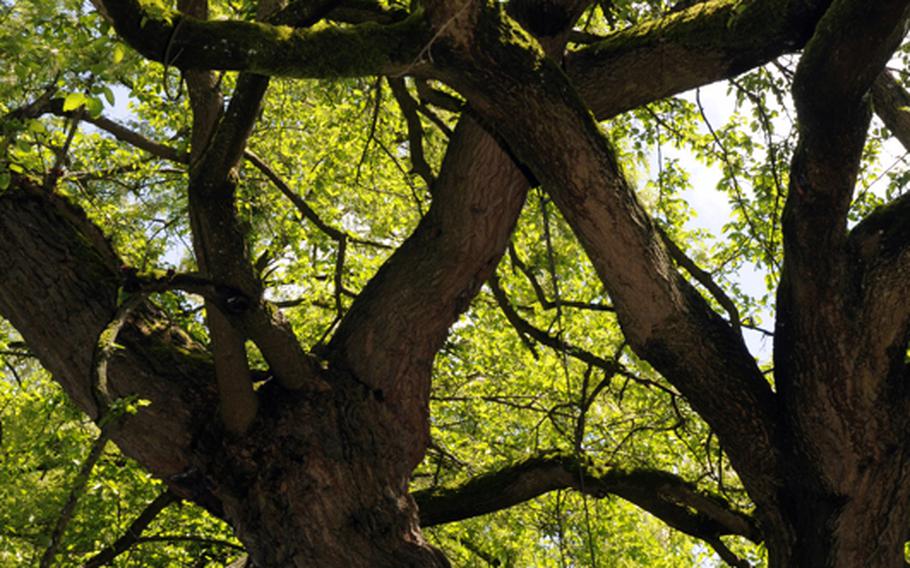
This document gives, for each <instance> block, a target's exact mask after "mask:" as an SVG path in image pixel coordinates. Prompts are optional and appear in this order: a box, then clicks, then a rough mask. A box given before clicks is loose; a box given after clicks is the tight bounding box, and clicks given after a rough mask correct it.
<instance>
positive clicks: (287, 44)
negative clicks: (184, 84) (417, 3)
mask: <svg viewBox="0 0 910 568" xmlns="http://www.w3.org/2000/svg"><path fill="white" fill-rule="evenodd" d="M104 7H105V9H106V11H107V15H108V16H109V17H110V18H111V19H112V21H113V23H114V27H115V28H116V30H117V32H118V33H119V34H120V36H121V37H123V38H124V39H125V40H126V41H127V42H128V43H129V44H130V45H131V46H132V47H133V48H135V49H136V50H137V51H139V52H140V53H141V54H142V55H144V56H145V57H147V58H148V59H151V60H153V61H158V62H161V63H164V64H166V65H174V66H176V67H179V68H181V69H222V70H237V71H249V72H252V73H257V74H261V75H280V76H286V77H345V76H362V75H377V74H383V75H399V74H404V73H407V72H409V71H411V70H413V69H415V68H417V67H418V66H419V65H420V63H421V59H422V56H423V53H422V50H423V49H424V48H425V46H426V45H427V43H428V42H429V40H430V34H429V33H428V29H427V27H426V25H425V23H424V22H423V21H422V19H421V18H420V17H419V16H412V17H409V18H407V19H406V20H404V21H401V22H397V23H393V24H389V25H380V24H375V23H372V22H367V23H364V24H360V25H357V26H352V27H327V28H322V29H319V30H306V29H293V28H290V27H286V26H280V25H271V24H265V23H258V22H241V21H235V20H213V21H206V20H204V19H200V18H194V17H192V16H188V15H182V14H178V13H175V12H170V11H168V10H165V9H160V8H157V7H156V8H153V9H149V8H148V6H147V5H145V3H143V2H142V1H141V0H104Z"/></svg>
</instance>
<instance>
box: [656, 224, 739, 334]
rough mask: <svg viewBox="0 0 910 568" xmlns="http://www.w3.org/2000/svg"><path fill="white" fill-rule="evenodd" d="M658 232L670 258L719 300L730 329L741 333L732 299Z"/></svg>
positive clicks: (669, 239)
mask: <svg viewBox="0 0 910 568" xmlns="http://www.w3.org/2000/svg"><path fill="white" fill-rule="evenodd" d="M657 232H658V234H659V235H660V238H661V240H663V242H664V246H666V247H667V251H668V252H669V253H670V256H671V257H672V258H673V260H675V261H676V264H678V265H680V266H682V267H683V268H685V269H686V271H687V272H688V273H689V274H691V275H692V278H694V279H695V280H696V281H698V283H699V284H701V285H702V286H704V287H705V289H706V290H708V292H710V293H711V295H712V296H713V297H714V299H715V300H717V303H718V304H720V305H721V306H722V307H723V308H724V310H726V311H727V315H728V316H729V317H730V327H732V328H733V331H735V332H736V333H737V334H739V333H741V329H740V326H741V323H740V316H739V309H738V308H737V307H736V304H735V303H734V302H733V300H732V299H730V296H728V295H727V293H726V292H724V290H723V288H721V287H720V286H719V285H718V284H717V282H715V281H714V279H713V278H712V277H711V275H710V274H709V273H707V272H706V271H704V270H702V268H701V267H699V266H698V265H697V264H695V261H694V260H692V259H691V258H690V257H689V256H688V255H687V254H686V253H685V252H684V251H683V250H682V249H681V248H679V246H678V245H677V244H676V243H675V242H673V239H671V238H670V236H669V235H667V233H666V231H664V230H663V229H662V228H661V227H657Z"/></svg>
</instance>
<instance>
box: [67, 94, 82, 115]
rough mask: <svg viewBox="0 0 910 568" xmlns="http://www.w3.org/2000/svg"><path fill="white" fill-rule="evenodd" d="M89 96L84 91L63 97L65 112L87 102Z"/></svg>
mask: <svg viewBox="0 0 910 568" xmlns="http://www.w3.org/2000/svg"><path fill="white" fill-rule="evenodd" d="M86 100H88V98H87V97H86V96H85V95H83V94H82V93H70V94H68V95H66V98H65V99H63V112H67V111H70V110H76V109H77V108H79V107H81V106H82V105H84V104H85V103H86Z"/></svg>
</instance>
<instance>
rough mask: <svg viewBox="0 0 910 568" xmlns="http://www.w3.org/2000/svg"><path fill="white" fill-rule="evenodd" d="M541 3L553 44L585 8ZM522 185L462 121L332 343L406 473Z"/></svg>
mask: <svg viewBox="0 0 910 568" xmlns="http://www.w3.org/2000/svg"><path fill="white" fill-rule="evenodd" d="M545 3H549V4H550V5H553V6H560V7H561V8H562V9H565V10H566V14H567V16H566V17H565V18H564V19H563V23H562V25H561V27H560V28H559V29H557V30H556V36H560V35H562V34H560V33H559V32H561V31H563V28H565V29H568V28H569V27H571V25H572V23H574V21H575V18H577V17H578V15H579V14H580V12H581V10H582V9H583V7H584V5H585V4H586V2H579V1H578V0H548V1H547V2H545ZM441 25H442V26H443V27H445V26H447V25H448V24H446V23H445V22H443V23H442V24H441ZM544 43H545V44H546V45H547V46H548V47H547V49H549V50H550V51H551V52H553V53H554V54H555V53H559V52H561V51H562V49H563V47H564V44H565V39H564V38H561V37H550V38H547V39H546V40H544ZM528 186H529V182H528V179H527V177H526V176H525V174H524V173H523V172H522V171H521V170H520V169H519V167H518V166H517V165H516V164H515V163H514V162H513V159H512V158H511V157H510V156H509V155H508V154H507V153H506V151H504V150H503V149H502V147H501V145H500V142H499V141H497V140H496V139H494V138H493V137H492V136H491V135H490V134H488V133H487V132H486V131H485V130H484V128H482V127H481V126H480V125H478V123H477V122H475V120H474V118H473V117H472V116H470V115H469V114H467V113H466V114H463V115H462V117H461V119H460V121H459V123H458V126H457V127H456V129H455V132H454V133H453V134H452V136H451V137H450V140H449V145H448V148H447V151H446V156H445V158H444V160H443V163H442V167H441V170H440V173H439V176H438V178H437V179H436V181H435V183H434V184H433V187H432V192H433V203H432V205H431V206H430V210H429V211H428V212H427V214H426V215H425V216H424V217H423V219H421V221H420V223H419V224H418V226H417V228H416V229H415V231H414V233H413V234H412V235H411V236H410V237H408V239H407V240H406V241H405V243H404V244H403V245H402V246H401V247H400V248H399V249H398V250H396V251H395V253H394V254H393V255H392V257H391V258H389V260H388V261H387V262H386V263H385V264H383V266H382V268H381V269H380V270H379V272H378V273H377V274H376V275H375V276H374V277H373V278H372V279H371V280H370V282H369V283H368V284H367V286H366V287H365V288H364V290H363V292H362V293H361V294H360V296H359V297H358V298H357V300H356V301H355V302H354V304H353V305H352V306H351V309H350V311H349V312H348V314H347V315H346V317H345V318H344V320H343V321H342V322H341V324H340V326H339V328H338V331H337V332H336V334H335V336H334V337H333V338H332V341H331V343H330V345H329V352H330V358H331V360H332V361H333V363H334V364H335V365H336V366H337V367H339V368H342V369H344V370H346V371H348V372H351V373H353V374H354V375H355V376H356V377H357V378H358V379H359V380H360V381H361V382H364V383H366V384H367V385H369V386H370V387H372V388H374V389H377V390H378V391H379V392H382V393H383V396H384V397H385V398H386V400H389V401H390V402H391V404H392V405H393V407H394V408H395V409H396V411H397V412H398V413H399V414H400V416H401V420H402V424H403V426H404V427H405V428H406V432H407V434H408V436H411V437H414V436H415V435H416V436H417V438H416V440H415V443H413V444H412V445H411V447H412V449H413V453H412V459H413V463H410V464H406V466H407V467H413V466H416V465H417V462H418V461H419V460H420V459H421V458H422V456H423V450H424V448H425V444H426V443H427V436H428V429H427V418H428V416H427V415H428V412H429V409H428V402H429V389H430V372H431V367H432V363H433V357H434V356H435V354H436V352H437V351H438V350H439V348H440V347H442V344H443V341H444V340H445V337H446V335H447V334H448V330H449V328H450V327H451V325H452V324H453V323H454V322H455V320H456V319H457V318H458V317H459V315H461V313H462V312H464V310H466V309H467V307H468V304H469V303H470V301H471V299H472V298H473V297H474V296H475V295H476V294H477V292H478V291H479V290H480V287H481V285H482V284H483V282H484V281H486V280H487V278H489V277H490V276H491V275H492V274H493V271H494V270H495V268H496V265H497V264H498V262H499V259H500V257H501V256H502V254H503V252H504V251H505V248H506V246H507V245H508V242H509V237H510V235H511V233H512V230H513V228H514V226H515V223H516V221H517V219H518V214H519V212H520V211H521V207H522V205H523V204H524V200H525V195H526V193H527V189H528Z"/></svg>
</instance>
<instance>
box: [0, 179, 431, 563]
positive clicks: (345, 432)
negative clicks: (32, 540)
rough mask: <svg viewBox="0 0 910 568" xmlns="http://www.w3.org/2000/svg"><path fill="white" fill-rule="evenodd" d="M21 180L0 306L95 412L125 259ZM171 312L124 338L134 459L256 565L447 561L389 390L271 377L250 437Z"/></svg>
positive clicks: (119, 364) (1, 244) (133, 327)
mask: <svg viewBox="0 0 910 568" xmlns="http://www.w3.org/2000/svg"><path fill="white" fill-rule="evenodd" d="M17 184H18V185H21V186H22V187H21V188H17V189H11V190H9V191H8V192H6V193H4V194H3V195H2V196H0V265H2V267H3V269H2V270H0V314H2V315H3V316H4V317H6V318H8V319H9V320H10V321H11V322H12V323H13V325H14V326H15V327H16V328H17V329H18V330H19V332H20V333H21V334H22V336H23V338H24V339H25V340H26V342H27V343H28V344H29V345H30V346H31V347H32V348H33V349H34V350H35V352H36V354H37V355H38V356H39V357H40V358H41V361H42V363H43V364H44V365H45V366H46V367H47V368H48V370H49V371H50V372H51V373H53V375H54V377H55V379H56V380H57V381H58V382H60V383H61V384H62V385H63V387H64V388H65V389H66V390H67V392H68V393H69V395H70V396H71V397H72V399H73V400H74V401H75V402H76V404H77V405H79V406H80V407H81V408H83V409H84V410H85V411H86V412H88V413H89V414H91V415H96V414H97V411H96V407H95V402H94V400H93V396H92V393H91V386H90V385H91V380H90V377H91V375H92V372H91V359H92V357H91V354H92V351H93V347H94V345H95V343H96V341H97V340H98V336H99V334H100V333H101V330H102V329H103V328H104V327H105V325H107V323H108V322H109V320H110V319H111V317H112V315H113V313H114V310H115V307H116V301H117V293H116V291H117V283H118V280H119V275H118V273H117V259H116V256H115V255H114V254H113V252H112V250H111V249H110V246H109V245H108V244H107V243H106V241H105V240H104V237H103V236H102V234H101V233H100V231H98V230H97V229H96V228H95V227H94V226H93V225H92V224H91V223H90V222H89V221H88V220H87V219H86V218H85V216H84V214H83V213H82V211H81V210H79V209H78V208H76V207H73V206H71V205H69V204H68V203H67V202H66V201H65V200H63V199H61V198H58V197H53V196H51V195H48V194H46V193H43V192H42V190H41V189H40V188H39V187H37V186H35V185H31V184H29V183H28V182H27V181H26V180H21V179H19V180H17ZM41 290H43V291H44V292H41V293H40V295H39V292H37V291H41ZM164 321H165V320H164V319H163V318H161V317H160V314H158V313H156V312H155V310H154V309H152V308H148V309H144V310H142V311H140V312H138V313H136V314H135V315H134V316H133V317H132V318H131V319H130V321H129V322H128V323H127V325H126V326H125V327H124V329H123V331H122V332H121V333H120V335H119V336H118V338H117V342H118V344H121V345H122V346H123V347H124V348H123V349H118V350H117V351H116V353H115V355H114V357H113V358H112V360H111V362H110V373H109V374H110V379H111V385H110V386H111V389H110V390H111V393H112V395H113V396H114V397H115V398H117V397H123V396H130V395H133V396H137V397H139V398H142V399H145V400H148V401H149V403H150V404H149V405H148V406H146V407H144V408H142V410H140V412H139V413H138V414H136V415H135V416H128V417H126V418H125V419H124V420H123V421H122V423H120V424H119V425H118V426H117V427H116V428H115V429H114V430H113V431H112V432H111V437H112V439H113V440H114V441H115V442H116V443H117V444H118V445H119V446H120V448H121V449H122V450H123V452H124V453H125V454H127V455H130V456H132V457H133V458H135V459H137V460H138V461H139V462H140V463H142V464H143V465H144V466H146V467H148V468H149V469H150V470H151V471H152V472H153V473H154V474H156V475H157V476H159V477H160V478H162V479H163V480H165V481H166V482H167V483H168V485H169V486H170V487H171V489H172V490H173V491H174V492H175V493H176V494H178V495H180V496H181V497H183V498H186V499H191V500H193V501H195V502H197V503H199V504H201V505H203V506H204V507H207V508H208V509H209V510H210V511H212V512H213V513H214V514H216V515H217V516H220V517H222V518H224V519H226V520H227V521H228V522H229V523H231V525H232V526H233V527H234V529H235V531H236V533H237V535H238V537H239V538H240V539H241V541H242V542H243V543H244V545H245V546H246V547H247V548H248V550H249V552H250V555H251V557H252V558H253V559H254V561H255V562H256V564H257V565H258V566H260V567H283V566H300V567H312V566H351V567H357V566H364V567H367V566H369V567H376V566H379V567H382V566H389V567H392V566H415V567H416V566H421V567H424V566H425V567H438V566H447V565H448V564H447V562H446V560H445V558H444V557H443V556H442V555H441V554H440V553H439V552H437V551H436V550H434V549H433V548H432V547H430V546H429V545H428V544H427V543H426V542H425V541H424V540H423V537H422V536H421V534H420V530H419V526H418V518H417V511H416V507H415V505H414V502H413V500H412V499H411V497H410V496H409V494H408V486H407V482H408V478H409V476H410V471H411V468H412V466H413V457H412V456H413V454H414V451H415V450H414V448H413V447H412V446H413V437H408V436H405V435H403V434H404V433H403V431H402V429H401V424H402V421H401V418H400V417H399V416H397V415H395V414H394V412H393V410H392V409H390V405H388V404H387V402H385V401H384V400H383V397H382V395H381V393H379V392H378V391H376V390H374V389H369V388H366V387H365V386H364V385H363V384H362V383H360V382H358V381H357V380H355V379H354V378H353V377H352V376H351V375H348V374H343V373H340V372H333V371H328V370H324V371H322V374H323V375H324V378H325V379H326V380H327V381H330V382H331V384H332V385H333V388H332V389H331V390H330V391H328V392H322V393H313V392H309V391H303V390H301V391H288V390H286V389H284V388H282V387H281V386H280V385H278V384H277V383H275V382H270V383H267V384H265V385H263V387H262V388H260V389H259V391H258V394H259V397H260V402H261V405H262V407H261V411H260V413H259V418H258V419H257V420H256V421H255V422H254V423H253V425H252V427H251V429H250V431H249V433H248V434H247V435H246V436H243V437H237V436H233V435H231V434H229V433H228V432H226V431H225V430H224V429H223V427H222V425H221V421H220V420H219V419H218V413H217V407H218V399H217V394H216V392H215V389H214V380H213V375H214V370H213V365H212V362H211V358H210V356H209V355H208V354H207V353H206V352H205V351H204V350H203V349H202V348H201V346H199V345H198V344H196V343H194V342H193V341H192V340H191V339H190V338H188V337H187V336H186V335H185V334H183V333H181V332H179V330H177V329H174V328H171V327H169V326H168V325H167V324H165V323H164ZM417 411H419V409H418V410H417ZM417 438H418V439H422V438H423V436H422V435H420V436H417Z"/></svg>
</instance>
